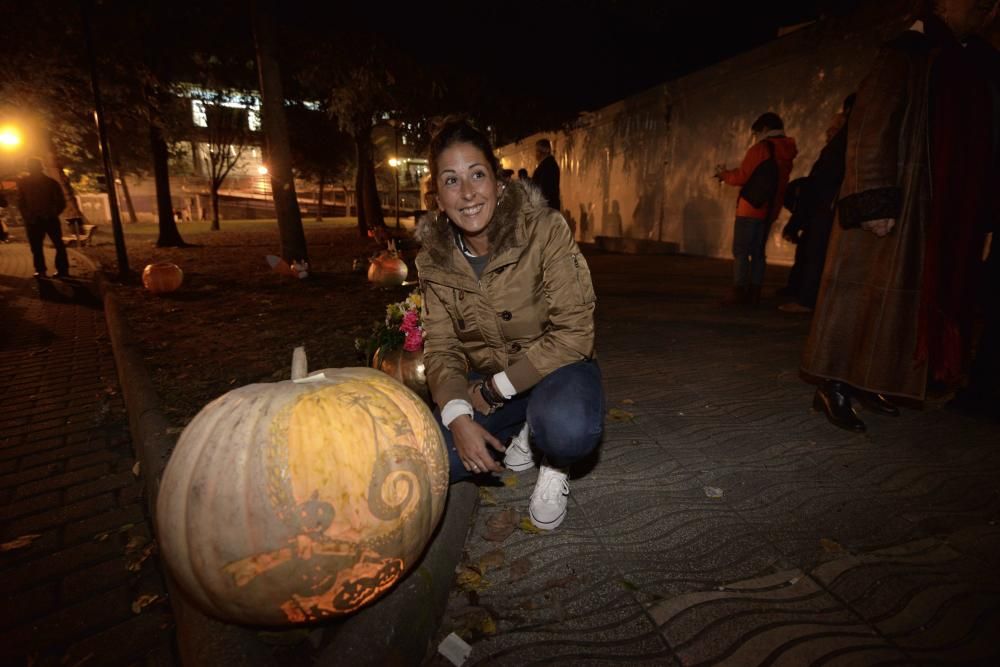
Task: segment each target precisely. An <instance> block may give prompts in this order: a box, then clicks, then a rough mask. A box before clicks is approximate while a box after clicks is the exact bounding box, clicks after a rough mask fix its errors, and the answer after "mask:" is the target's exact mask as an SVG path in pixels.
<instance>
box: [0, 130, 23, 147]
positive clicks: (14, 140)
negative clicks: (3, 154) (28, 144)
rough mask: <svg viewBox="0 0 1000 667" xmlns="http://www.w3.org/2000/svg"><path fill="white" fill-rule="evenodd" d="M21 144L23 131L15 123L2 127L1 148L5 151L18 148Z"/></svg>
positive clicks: (0, 131) (0, 135) (0, 133)
mask: <svg viewBox="0 0 1000 667" xmlns="http://www.w3.org/2000/svg"><path fill="white" fill-rule="evenodd" d="M20 145H21V133H20V131H18V129H17V128H16V127H14V126H13V125H5V126H3V127H0V148H2V149H3V150H5V151H13V150H16V149H17V147H18V146H20Z"/></svg>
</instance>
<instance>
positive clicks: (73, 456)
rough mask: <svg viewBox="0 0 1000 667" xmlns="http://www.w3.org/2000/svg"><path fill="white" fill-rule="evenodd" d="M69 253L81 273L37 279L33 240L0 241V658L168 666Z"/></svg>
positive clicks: (116, 410)
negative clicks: (68, 277)
mask: <svg viewBox="0 0 1000 667" xmlns="http://www.w3.org/2000/svg"><path fill="white" fill-rule="evenodd" d="M50 254H53V255H54V253H52V252H51V250H50ZM70 256H71V273H72V274H73V275H74V276H78V277H77V278H74V279H72V280H68V281H55V280H46V281H36V280H34V279H33V278H32V277H31V275H32V267H31V255H30V252H29V250H28V247H27V245H26V244H25V243H23V242H22V243H17V242H15V243H11V244H3V245H0V326H2V337H0V374H2V377H3V387H4V391H3V399H2V403H0V543H2V544H3V546H2V551H0V595H2V602H0V664H2V665H26V666H27V665H31V666H32V667H41V666H44V665H80V666H83V665H94V666H97V665H100V666H101V667H104V666H110V665H172V664H174V663H175V661H174V649H173V635H174V632H173V621H172V618H171V616H170V611H169V609H170V608H169V605H168V604H167V603H166V600H165V597H164V595H165V594H164V588H163V583H162V578H161V576H160V573H159V571H158V569H157V560H156V557H155V556H153V557H147V551H146V549H145V547H146V545H147V544H149V543H150V539H151V532H150V527H149V523H148V519H147V516H146V515H145V510H144V507H145V503H144V498H143V497H142V493H143V485H142V483H141V480H140V479H139V478H137V477H136V476H135V474H133V466H134V465H135V457H134V454H133V452H132V447H131V442H130V439H129V434H128V423H127V419H126V416H125V410H124V406H123V404H122V401H121V398H120V392H119V389H118V381H117V378H116V374H115V367H114V361H113V357H112V354H111V350H110V344H109V342H108V337H107V333H106V330H105V322H104V314H103V312H102V310H101V306H100V301H99V300H98V299H96V298H95V297H94V296H93V295H92V294H91V292H90V290H89V287H90V285H89V273H90V272H91V268H90V264H89V262H88V260H86V258H84V257H82V256H80V255H78V254H76V253H73V252H72V251H71V255H70ZM52 259H53V258H52V257H50V258H49V260H50V266H51V265H52V264H53V262H52ZM154 596H155V597H154ZM146 603H148V605H147V606H143V604H146Z"/></svg>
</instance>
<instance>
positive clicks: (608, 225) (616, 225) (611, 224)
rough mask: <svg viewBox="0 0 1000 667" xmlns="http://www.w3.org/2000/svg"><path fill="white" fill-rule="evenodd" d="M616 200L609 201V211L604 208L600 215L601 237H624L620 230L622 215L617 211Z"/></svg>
mask: <svg viewBox="0 0 1000 667" xmlns="http://www.w3.org/2000/svg"><path fill="white" fill-rule="evenodd" d="M619 208H620V207H619V205H618V200H617V199H613V200H611V209H610V210H609V209H607V208H605V209H604V211H603V212H602V213H601V235H602V236H624V233H623V230H622V214H621V211H620V210H619Z"/></svg>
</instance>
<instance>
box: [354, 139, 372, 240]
mask: <svg viewBox="0 0 1000 667" xmlns="http://www.w3.org/2000/svg"><path fill="white" fill-rule="evenodd" d="M369 150H371V149H370V148H369ZM355 152H356V155H357V158H356V160H357V165H358V170H357V173H355V174H354V210H355V212H356V213H357V216H358V235H359V236H361V238H368V225H366V224H365V202H364V198H363V197H362V196H361V193H362V192H364V188H365V173H366V171H365V170H364V169H362V168H361V163H362V161H363V160H364V159H365V158H364V148H362V142H361V141H359V140H357V139H356V140H355ZM369 159H371V158H369Z"/></svg>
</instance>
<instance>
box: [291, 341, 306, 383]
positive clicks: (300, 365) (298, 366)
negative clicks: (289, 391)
mask: <svg viewBox="0 0 1000 667" xmlns="http://www.w3.org/2000/svg"><path fill="white" fill-rule="evenodd" d="M308 368H309V362H308V361H307V360H306V348H304V347H302V346H301V345H300V346H299V347H297V348H295V349H294V350H293V351H292V379H293V380H301V379H302V378H304V377H305V376H306V374H307V373H308V370H307V369H308Z"/></svg>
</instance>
